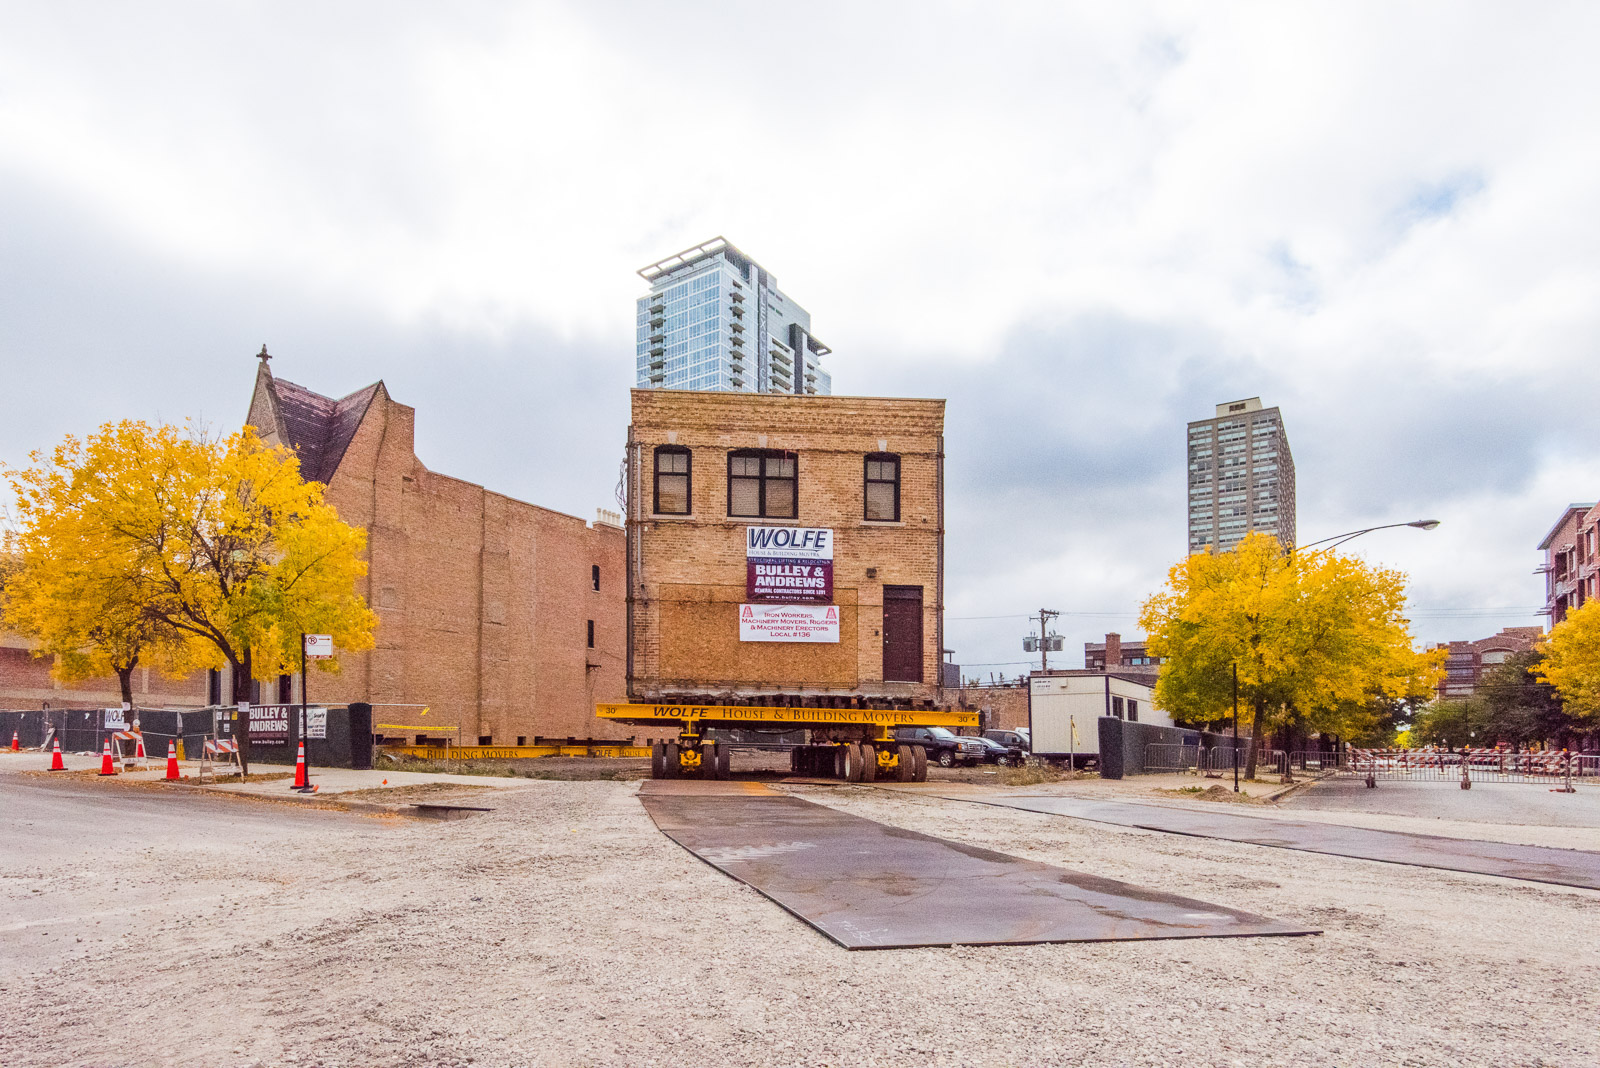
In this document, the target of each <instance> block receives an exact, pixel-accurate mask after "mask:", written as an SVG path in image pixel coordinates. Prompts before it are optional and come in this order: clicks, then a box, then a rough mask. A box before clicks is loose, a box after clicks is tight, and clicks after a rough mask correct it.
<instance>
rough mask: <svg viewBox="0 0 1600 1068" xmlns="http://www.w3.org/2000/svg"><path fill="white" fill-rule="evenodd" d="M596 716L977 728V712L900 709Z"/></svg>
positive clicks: (679, 709) (599, 708) (660, 709)
mask: <svg viewBox="0 0 1600 1068" xmlns="http://www.w3.org/2000/svg"><path fill="white" fill-rule="evenodd" d="M594 714H595V715H597V716H599V717H600V718H601V719H612V720H616V721H617V722H619V723H636V724H673V723H707V724H712V725H715V726H729V727H739V726H752V725H759V724H771V723H777V724H792V725H794V726H796V727H804V726H812V725H819V726H836V725H842V724H864V725H871V726H878V727H976V726H977V725H978V714H977V713H976V712H929V711H925V710H912V711H906V710H903V709H896V708H788V707H773V706H762V705H596V706H595V709H594Z"/></svg>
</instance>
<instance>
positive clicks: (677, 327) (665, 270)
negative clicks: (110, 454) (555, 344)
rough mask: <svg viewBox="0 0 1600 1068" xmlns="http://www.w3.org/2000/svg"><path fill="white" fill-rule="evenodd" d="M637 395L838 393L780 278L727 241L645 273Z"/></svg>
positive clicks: (807, 320)
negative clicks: (651, 391) (652, 392)
mask: <svg viewBox="0 0 1600 1068" xmlns="http://www.w3.org/2000/svg"><path fill="white" fill-rule="evenodd" d="M639 275H640V277H642V278H643V279H644V280H645V281H647V282H649V283H650V293H649V295H648V296H643V297H640V298H639V301H638V322H637V325H638V334H637V337H638V360H637V367H638V384H639V388H640V389H706V390H720V391H724V392H728V391H735V392H743V393H817V394H823V395H827V394H830V393H832V392H833V379H832V378H831V377H830V376H829V375H828V372H826V371H824V370H823V369H822V366H821V359H822V357H823V356H826V355H827V354H828V352H829V351H830V350H829V349H828V346H826V345H824V344H823V343H822V342H820V341H818V340H817V339H816V338H815V337H813V336H812V334H811V315H810V314H809V313H808V312H807V311H806V310H805V309H804V308H802V307H800V305H798V304H796V303H795V302H794V301H792V300H790V299H789V298H788V297H786V296H784V294H783V293H782V292H781V291H780V290H779V289H778V282H777V279H775V278H773V277H772V275H771V274H769V273H767V270H766V268H764V267H762V266H761V265H760V264H759V263H757V262H756V261H755V260H752V259H751V258H750V257H749V256H746V255H745V254H744V253H743V252H740V251H739V250H738V249H737V248H736V247H734V246H733V245H731V244H729V243H728V242H727V241H726V240H724V239H723V238H720V237H716V238H712V239H711V240H710V241H707V242H704V243H703V244H699V245H696V246H695V247H694V248H691V249H685V250H684V251H683V252H680V253H678V254H677V255H675V256H668V257H667V258H666V259H664V260H661V261H659V262H657V263H652V264H651V265H650V266H648V267H645V268H642V269H641V270H640V271H639Z"/></svg>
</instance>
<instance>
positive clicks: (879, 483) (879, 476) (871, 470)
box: [862, 452, 900, 522]
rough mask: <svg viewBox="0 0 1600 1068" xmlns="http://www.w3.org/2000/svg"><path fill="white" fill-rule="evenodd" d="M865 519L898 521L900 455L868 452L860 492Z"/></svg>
mask: <svg viewBox="0 0 1600 1068" xmlns="http://www.w3.org/2000/svg"><path fill="white" fill-rule="evenodd" d="M862 498H863V503H864V508H863V511H862V515H863V517H864V518H866V519H876V520H883V521H888V522H898V521H899V519H900V457H898V456H895V455H892V454H890V453H883V452H876V453H869V454H868V455H867V458H866V468H865V475H864V488H863V492H862Z"/></svg>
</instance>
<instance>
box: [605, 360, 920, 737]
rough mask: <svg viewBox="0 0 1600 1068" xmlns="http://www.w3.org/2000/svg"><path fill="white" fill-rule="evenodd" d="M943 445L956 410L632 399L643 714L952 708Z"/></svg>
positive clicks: (651, 393) (875, 403)
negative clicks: (676, 709)
mask: <svg viewBox="0 0 1600 1068" xmlns="http://www.w3.org/2000/svg"><path fill="white" fill-rule="evenodd" d="M943 434H944V402H943V401H942V400H900V399H878V398H863V397H826V396H795V395H761V394H745V393H720V392H688V391H676V390H634V391H633V419H632V425H631V426H630V427H629V429H628V563H627V567H628V574H629V576H630V579H629V588H628V612H629V633H630V641H629V643H628V649H627V657H628V692H629V696H630V697H631V698H632V699H633V700H635V701H639V702H656V701H673V700H677V699H681V698H686V697H689V696H691V695H698V696H695V698H694V699H695V700H696V701H700V702H705V703H709V702H713V701H718V702H720V703H734V704H737V703H743V702H745V701H754V700H755V699H757V698H760V696H761V695H767V696H766V697H765V698H762V699H769V700H771V701H773V702H774V703H777V702H782V703H808V702H816V703H821V704H827V703H832V702H846V701H862V700H869V699H870V700H878V701H885V702H893V701H903V702H912V703H916V704H919V705H920V704H924V703H928V702H937V700H938V698H939V695H940V692H941V688H940V682H941V678H940V649H941V647H942V638H943V634H942V630H943V625H942V624H943V611H942V608H943V573H944V567H943V563H944V561H943V556H944V536H943V527H944V523H943V518H944V516H943V510H944V437H943ZM807 532H811V533H810V534H808V533H807ZM774 539H776V541H774ZM790 542H794V543H799V542H805V543H806V544H805V545H804V546H802V547H801V548H798V549H792V550H791V549H783V550H778V549H773V548H770V547H765V548H764V547H762V546H770V545H774V544H779V543H782V544H788V543H790ZM818 544H822V545H825V547H826V552H827V553H830V554H831V558H829V559H823V557H822V554H821V553H820V552H818V551H816V546H817V545H818ZM780 551H781V552H786V553H790V555H788V556H786V557H785V558H784V562H780V563H776V564H775V563H773V562H772V561H771V560H770V559H769V557H770V556H771V554H773V553H775V552H780ZM808 554H809V555H808ZM764 561H765V562H764ZM775 583H776V584H790V585H772V584H775ZM786 619H788V620H792V621H793V626H792V627H791V625H790V623H785V622H783V621H784V620H786ZM735 697H738V698H740V700H733V698H735Z"/></svg>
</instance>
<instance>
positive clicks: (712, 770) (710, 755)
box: [700, 742, 717, 782]
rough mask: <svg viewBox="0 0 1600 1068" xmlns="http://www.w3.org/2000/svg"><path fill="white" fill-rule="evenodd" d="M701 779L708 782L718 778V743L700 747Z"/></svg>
mask: <svg viewBox="0 0 1600 1068" xmlns="http://www.w3.org/2000/svg"><path fill="white" fill-rule="evenodd" d="M700 777H701V778H702V779H705V780H706V781H707V782H710V781H711V780H712V779H715V778H716V777H717V743H716V742H707V743H705V744H704V745H702V746H701V747H700Z"/></svg>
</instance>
